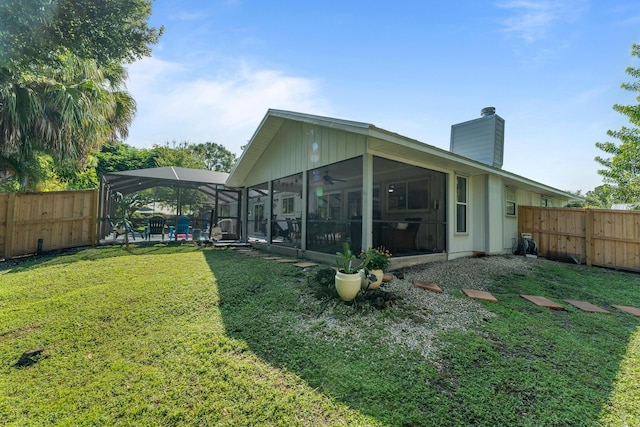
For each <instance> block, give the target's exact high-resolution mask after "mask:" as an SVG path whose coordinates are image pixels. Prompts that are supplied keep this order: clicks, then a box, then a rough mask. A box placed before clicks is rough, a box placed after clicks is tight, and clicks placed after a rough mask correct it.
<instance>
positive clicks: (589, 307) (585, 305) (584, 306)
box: [565, 299, 611, 314]
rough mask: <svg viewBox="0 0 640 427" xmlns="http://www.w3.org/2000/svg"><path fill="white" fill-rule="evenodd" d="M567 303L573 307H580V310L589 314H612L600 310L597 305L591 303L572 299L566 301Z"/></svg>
mask: <svg viewBox="0 0 640 427" xmlns="http://www.w3.org/2000/svg"><path fill="white" fill-rule="evenodd" d="M565 301H566V302H568V303H569V304H571V305H572V306H574V307H578V308H579V309H580V310H582V311H586V312H589V313H607V314H610V313H611V312H610V311H608V310H605V309H604V308H600V307H598V306H597V305H593V304H591V303H590V302H586V301H576V300H572V299H566V300H565Z"/></svg>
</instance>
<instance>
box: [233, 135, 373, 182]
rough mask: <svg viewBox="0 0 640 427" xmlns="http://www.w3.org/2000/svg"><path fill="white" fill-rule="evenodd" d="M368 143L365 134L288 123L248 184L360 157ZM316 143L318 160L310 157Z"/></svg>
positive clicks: (252, 174) (248, 179) (273, 142)
mask: <svg viewBox="0 0 640 427" xmlns="http://www.w3.org/2000/svg"><path fill="white" fill-rule="evenodd" d="M365 140H366V138H365V137H364V136H363V135H359V134H355V133H349V132H346V131H343V130H340V129H331V128H327V127H323V126H317V125H312V124H308V123H299V122H286V123H284V124H283V125H282V126H281V128H280V129H279V130H278V132H277V133H276V135H275V136H274V137H273V140H272V141H271V143H270V145H269V147H268V148H267V149H266V150H265V152H264V153H263V154H262V156H261V158H260V160H259V162H258V163H257V165H256V167H254V168H253V170H252V171H251V172H250V173H249V175H248V176H247V180H246V181H247V183H249V185H255V184H258V183H263V182H268V181H271V180H274V179H277V178H282V177H285V176H290V175H293V174H296V173H300V172H302V171H304V170H312V169H316V168H321V167H323V166H326V165H329V164H331V163H336V162H339V161H342V160H346V159H350V158H353V157H357V156H361V155H363V154H364V152H365ZM314 143H316V144H317V145H318V152H317V153H316V154H317V155H318V156H319V158H318V160H317V161H313V160H312V158H311V154H312V152H313V144H314Z"/></svg>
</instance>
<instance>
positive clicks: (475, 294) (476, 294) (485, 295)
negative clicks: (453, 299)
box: [462, 289, 498, 302]
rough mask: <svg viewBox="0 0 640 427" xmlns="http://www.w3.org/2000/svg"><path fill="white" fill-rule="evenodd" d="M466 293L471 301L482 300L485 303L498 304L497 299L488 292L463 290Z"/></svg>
mask: <svg viewBox="0 0 640 427" xmlns="http://www.w3.org/2000/svg"><path fill="white" fill-rule="evenodd" d="M462 292H464V293H465V294H466V295H467V296H468V297H469V298H471V299H481V300H485V301H491V302H498V300H497V299H496V297H494V296H493V295H491V293H489V292H486V291H476V290H474V289H463V290H462Z"/></svg>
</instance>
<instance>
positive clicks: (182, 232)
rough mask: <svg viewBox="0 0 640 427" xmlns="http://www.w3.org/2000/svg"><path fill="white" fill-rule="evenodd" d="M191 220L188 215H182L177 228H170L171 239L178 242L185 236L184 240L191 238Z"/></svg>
mask: <svg viewBox="0 0 640 427" xmlns="http://www.w3.org/2000/svg"><path fill="white" fill-rule="evenodd" d="M190 232H191V219H189V217H188V216H186V215H180V216H179V217H178V221H177V222H176V226H175V228H171V227H170V231H169V239H173V240H178V239H179V238H180V236H184V240H189V239H190V237H191V233H190Z"/></svg>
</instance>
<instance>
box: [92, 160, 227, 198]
mask: <svg viewBox="0 0 640 427" xmlns="http://www.w3.org/2000/svg"><path fill="white" fill-rule="evenodd" d="M228 177H229V174H228V173H226V172H214V171H209V170H205V169H190V168H181V167H177V166H165V167H161V168H150V169H138V170H133V171H123V172H110V173H107V174H104V175H103V176H102V185H103V186H107V187H108V188H109V191H110V192H112V193H114V192H120V193H122V194H130V193H135V192H137V191H141V190H146V189H147V188H152V187H174V188H178V187H179V188H192V189H197V190H200V191H202V192H203V193H205V194H207V195H210V196H214V197H215V195H216V192H217V191H218V190H225V189H227V188H226V187H225V185H224V183H225V181H226V180H227V178H228Z"/></svg>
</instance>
